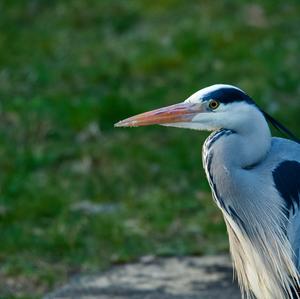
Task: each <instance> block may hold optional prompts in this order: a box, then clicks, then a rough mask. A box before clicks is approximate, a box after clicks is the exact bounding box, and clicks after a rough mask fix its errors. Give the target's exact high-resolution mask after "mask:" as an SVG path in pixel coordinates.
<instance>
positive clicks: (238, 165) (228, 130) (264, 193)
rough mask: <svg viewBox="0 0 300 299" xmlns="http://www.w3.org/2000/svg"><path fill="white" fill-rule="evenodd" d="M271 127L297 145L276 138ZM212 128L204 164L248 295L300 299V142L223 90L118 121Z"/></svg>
mask: <svg viewBox="0 0 300 299" xmlns="http://www.w3.org/2000/svg"><path fill="white" fill-rule="evenodd" d="M268 122H269V123H271V124H272V125H274V126H275V127H276V128H277V129H279V130H280V131H282V132H283V133H285V134H287V135H288V137H289V139H285V138H278V137H272V135H271V132H270V129H269V126H268ZM152 124H161V125H164V126H171V127H178V128H188V129H195V130H208V131H213V133H212V134H211V135H210V136H209V137H208V138H207V139H206V141H205V143H204V145H203V150H202V159H203V166H204V169H205V172H206V176H207V179H208V182H209V185H210V187H211V190H212V195H213V199H214V201H215V202H216V204H217V205H218V207H219V208H220V209H221V211H222V213H223V216H224V220H225V223H226V226H227V232H228V237H229V244H230V252H231V256H232V261H233V266H234V269H235V271H236V274H237V278H238V281H239V285H240V287H241V291H242V293H243V296H246V298H258V299H271V298H272V299H282V298H300V296H299V294H300V293H299V289H300V288H299V286H300V283H299V271H300V209H299V206H300V144H299V140H297V138H296V137H295V136H294V135H293V134H292V133H291V132H290V131H289V130H288V129H287V128H286V127H284V126H283V125H282V124H281V123H279V122H278V121H277V120H275V119H274V118H273V117H271V116H270V115H269V114H267V113H266V112H264V111H263V110H262V109H261V108H260V107H259V106H258V105H257V104H256V103H255V102H254V101H253V100H252V98H251V97H250V96H248V95H247V94H246V93H245V92H244V91H242V90H241V89H239V88H237V87H235V86H232V85H225V84H216V85H212V86H210V87H206V88H204V89H201V90H199V91H198V92H196V93H194V94H193V95H191V96H190V97H189V98H187V99H186V100H185V101H184V102H182V103H179V104H175V105H172V106H168V107H164V108H160V109H156V110H153V111H150V112H145V113H142V114H139V115H136V116H133V117H130V118H128V119H125V120H123V121H120V122H118V123H117V124H116V125H115V126H117V127H134V126H145V125H152Z"/></svg>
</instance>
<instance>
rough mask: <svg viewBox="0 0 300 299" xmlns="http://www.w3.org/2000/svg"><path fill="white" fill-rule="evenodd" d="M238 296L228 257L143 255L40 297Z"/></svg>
mask: <svg viewBox="0 0 300 299" xmlns="http://www.w3.org/2000/svg"><path fill="white" fill-rule="evenodd" d="M146 298H147V299H220V298H222V299H240V298H241V295H240V291H239V289H238V287H237V285H236V284H235V283H233V279H232V268H231V264H230V262H229V259H228V258H227V257H224V256H210V257H204V258H196V257H182V258H176V257H173V258H165V259H163V258H160V259H151V257H144V258H143V259H142V261H141V262H140V263H135V264H128V265H126V266H117V267H114V268H112V269H111V270H110V271H107V272H104V273H102V274H98V275H93V276H88V275H86V276H82V277H77V278H76V279H74V280H73V281H72V282H71V283H70V284H68V285H66V286H65V287H63V288H62V289H60V290H58V291H56V292H54V293H52V294H50V295H49V296H46V297H45V298H44V299H146Z"/></svg>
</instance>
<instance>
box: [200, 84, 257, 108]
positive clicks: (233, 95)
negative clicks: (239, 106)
mask: <svg viewBox="0 0 300 299" xmlns="http://www.w3.org/2000/svg"><path fill="white" fill-rule="evenodd" d="M212 99H214V100H216V101H218V102H220V103H223V104H228V103H234V102H247V103H248V104H253V105H255V103H254V101H253V100H252V99H251V98H250V97H249V96H248V95H247V94H245V93H244V92H242V91H241V90H239V89H236V88H230V87H224V88H219V89H217V90H214V91H212V92H209V93H207V94H206V95H204V96H203V97H202V100H203V101H210V100H212Z"/></svg>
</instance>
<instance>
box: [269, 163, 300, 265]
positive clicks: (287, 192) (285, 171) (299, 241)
mask: <svg viewBox="0 0 300 299" xmlns="http://www.w3.org/2000/svg"><path fill="white" fill-rule="evenodd" d="M273 178H274V183H275V187H276V188H277V190H278V192H279V194H280V195H281V197H282V198H283V200H284V202H285V206H286V209H287V217H288V218H289V220H290V222H289V224H288V227H287V233H288V238H289V240H290V242H291V245H292V248H293V250H294V253H295V263H296V267H297V269H298V270H300V163H299V162H298V161H295V160H283V161H282V162H281V163H280V164H279V165H278V166H277V167H276V168H275V169H274V171H273Z"/></svg>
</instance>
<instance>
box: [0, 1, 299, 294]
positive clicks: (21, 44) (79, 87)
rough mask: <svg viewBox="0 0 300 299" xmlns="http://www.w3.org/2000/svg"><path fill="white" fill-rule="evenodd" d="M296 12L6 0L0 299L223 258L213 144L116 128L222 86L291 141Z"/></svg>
mask: <svg viewBox="0 0 300 299" xmlns="http://www.w3.org/2000/svg"><path fill="white" fill-rule="evenodd" d="M299 15H300V4H299V3H298V2H297V1H292V0H290V1H285V2H279V1H278V2H274V1H271V0H267V1H257V2H255V3H252V4H250V3H249V2H248V1H237V0H231V1H218V2H211V1H200V2H196V1H179V0H162V1H159V2H149V1H145V0H131V1H120V0H119V1H116V0H101V1H96V0H88V1H80V0H72V1H39V0H35V1H34V0H30V1H17V0H15V1H12V0H10V1H8V0H7V1H5V0H3V1H1V3H0V188H1V189H0V190H1V191H0V192H1V193H0V231H1V242H0V281H1V282H0V297H1V298H23V299H25V298H39V297H40V296H41V295H42V294H43V293H45V292H46V291H49V290H51V289H52V288H53V287H54V286H56V285H60V284H62V283H63V282H65V281H66V279H67V278H68V277H69V276H71V275H73V274H76V273H79V272H82V271H97V270H101V269H105V268H106V267H108V266H110V265H111V264H114V263H124V262H129V261H133V260H135V259H137V258H138V257H139V256H142V255H145V254H154V255H188V254H209V253H215V252H223V251H226V250H227V249H228V245H227V239H226V234H225V227H224V225H223V222H222V218H221V215H220V213H219V211H218V210H217V209H216V207H215V206H214V204H213V203H212V201H211V199H210V193H209V188H208V185H207V183H206V179H205V177H204V172H203V170H202V166H201V163H202V162H201V157H200V151H201V144H202V142H203V140H204V139H205V137H206V136H207V134H205V133H199V132H192V131H186V130H176V129H172V128H161V127H153V128H138V129H130V130H129V129H128V130H127V129H114V128H113V124H114V123H115V122H117V121H118V120H120V119H122V118H125V117H127V116H129V115H131V114H134V113H138V112H142V111H145V110H147V109H152V108H156V107H160V106H163V105H167V104H170V103H175V102H178V101H181V100H182V99H184V98H185V97H187V96H188V95H190V94H191V93H192V92H194V91H196V90H198V89H200V88H202V87H204V86H207V85H210V84H213V83H231V84H235V85H238V86H240V87H241V88H243V89H245V90H246V91H247V92H248V93H249V94H250V95H251V96H253V97H254V98H255V99H257V102H258V103H259V104H260V105H262V106H263V107H264V108H265V109H266V110H268V111H269V112H271V113H273V114H274V115H275V116H277V117H278V118H280V119H281V120H282V121H283V122H284V123H285V124H287V125H288V126H289V127H290V128H291V129H293V130H294V131H295V132H297V131H298V132H299V129H300V123H299V119H298V117H299V112H300V105H299V96H300V85H299V82H300V73H299V71H298V70H299V67H300V60H299V52H300V42H299V40H300V31H299ZM298 135H299V134H298ZM82 202H88V203H94V204H102V205H104V206H105V205H110V206H111V205H113V207H114V208H113V209H111V210H109V211H108V212H106V213H98V214H87V213H84V212H83V211H82V210H80V209H79V210H78V209H77V210H76V209H75V208H74V207H75V206H76V205H77V206H78V204H80V203H82Z"/></svg>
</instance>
